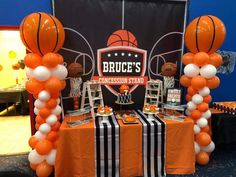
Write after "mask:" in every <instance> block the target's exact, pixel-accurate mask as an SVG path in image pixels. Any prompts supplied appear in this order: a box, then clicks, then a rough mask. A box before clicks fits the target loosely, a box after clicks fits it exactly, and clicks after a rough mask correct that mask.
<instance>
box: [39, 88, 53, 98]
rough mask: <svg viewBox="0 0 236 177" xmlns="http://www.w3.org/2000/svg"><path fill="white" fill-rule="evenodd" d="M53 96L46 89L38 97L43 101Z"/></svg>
mask: <svg viewBox="0 0 236 177" xmlns="http://www.w3.org/2000/svg"><path fill="white" fill-rule="evenodd" d="M50 98H51V96H50V93H49V92H47V91H46V90H43V91H41V92H39V95H38V99H39V100H41V101H48V100H49V99H50Z"/></svg>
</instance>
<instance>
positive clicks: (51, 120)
mask: <svg viewBox="0 0 236 177" xmlns="http://www.w3.org/2000/svg"><path fill="white" fill-rule="evenodd" d="M56 122H57V116H56V115H54V114H52V115H50V116H48V117H47V119H46V123H47V124H48V125H54V124H55V123H56Z"/></svg>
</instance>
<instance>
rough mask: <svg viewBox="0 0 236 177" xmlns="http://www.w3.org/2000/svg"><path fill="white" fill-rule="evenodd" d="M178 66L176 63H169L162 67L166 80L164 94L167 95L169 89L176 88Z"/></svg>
mask: <svg viewBox="0 0 236 177" xmlns="http://www.w3.org/2000/svg"><path fill="white" fill-rule="evenodd" d="M176 71H177V66H176V64H174V63H171V62H167V63H165V64H164V65H162V67H161V72H162V74H163V80H164V90H163V91H164V94H166V91H167V88H173V87H174V86H175V78H174V75H175V74H176Z"/></svg>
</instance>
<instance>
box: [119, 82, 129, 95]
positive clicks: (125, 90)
mask: <svg viewBox="0 0 236 177" xmlns="http://www.w3.org/2000/svg"><path fill="white" fill-rule="evenodd" d="M128 91H129V86H128V85H125V84H123V85H121V86H120V93H122V94H123V93H125V92H128Z"/></svg>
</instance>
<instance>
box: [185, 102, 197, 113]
mask: <svg viewBox="0 0 236 177" xmlns="http://www.w3.org/2000/svg"><path fill="white" fill-rule="evenodd" d="M196 107H197V106H196V105H195V104H194V102H192V101H189V102H188V103H187V109H189V110H191V111H193V110H194V109H196Z"/></svg>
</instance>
